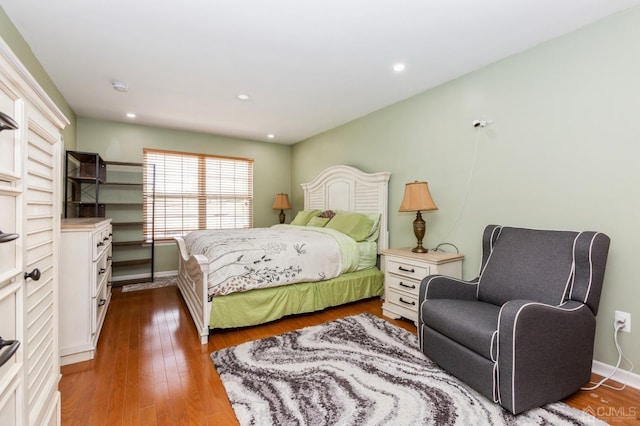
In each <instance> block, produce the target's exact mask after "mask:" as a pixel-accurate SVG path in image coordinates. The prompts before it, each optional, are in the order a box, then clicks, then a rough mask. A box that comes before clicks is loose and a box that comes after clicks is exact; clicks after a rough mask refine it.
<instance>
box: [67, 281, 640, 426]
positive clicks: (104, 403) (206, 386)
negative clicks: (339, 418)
mask: <svg viewBox="0 0 640 426" xmlns="http://www.w3.org/2000/svg"><path fill="white" fill-rule="evenodd" d="M361 312H370V313H372V314H374V315H377V316H382V308H381V302H380V300H379V299H370V300H366V301H362V302H356V303H353V304H350V305H346V306H340V307H336V308H331V309H327V310H325V311H322V312H318V313H313V314H307V315H299V316H294V317H289V318H285V319H283V320H280V321H275V322H273V323H270V324H265V325H261V326H255V327H248V328H243V329H234V330H221V331H220V330H216V332H215V333H214V334H213V335H211V336H210V338H209V343H208V345H201V344H200V342H199V339H198V336H197V334H196V331H195V327H194V325H193V323H192V321H191V317H190V316H189V313H188V311H187V308H186V306H185V304H184V303H183V301H182V299H181V297H180V294H179V292H178V290H177V288H175V287H167V288H160V289H154V290H145V291H138V292H130V293H122V292H121V291H120V289H115V290H114V292H113V299H112V302H111V306H110V307H109V312H108V313H107V317H106V321H105V324H104V328H103V330H102V335H101V337H100V342H99V345H98V352H97V355H96V358H95V359H93V360H91V361H86V362H82V363H78V364H73V365H68V366H64V367H62V380H61V382H60V391H61V393H62V424H63V425H82V426H85V425H121V424H122V425H218V426H219V425H235V424H237V421H236V418H235V415H234V413H233V410H232V408H231V404H230V403H229V401H228V399H227V396H226V393H225V391H224V388H223V386H222V382H221V381H220V379H219V377H218V374H217V373H216V370H215V368H214V366H213V363H212V362H211V360H210V358H209V354H210V353H211V352H213V351H216V350H218V349H221V348H225V347H229V346H233V345H237V344H239V343H242V342H246V341H250V340H255V339H260V338H263V337H267V336H271V335H275V334H280V333H284V332H287V331H290V330H295V329H298V328H301V327H307V326H310V325H315V324H320V323H323V322H327V321H331V320H334V319H337V318H341V317H345V316H348V315H355V314H359V313H361ZM390 321H391V322H393V323H394V324H396V325H399V326H401V327H404V328H405V329H407V330H410V331H412V332H414V333H415V327H414V325H413V323H410V322H407V321H402V320H401V321H394V320H390ZM594 379H596V378H595V377H594ZM565 402H567V403H568V404H569V405H571V406H573V407H576V408H578V409H586V408H590V409H591V410H592V411H593V412H595V413H596V414H597V415H598V416H599V417H600V418H601V419H603V420H605V421H607V422H609V423H611V424H613V425H626V424H629V425H631V424H636V425H637V424H640V421H639V420H638V418H639V417H638V416H640V408H639V406H640V390H637V389H633V388H627V389H625V390H624V391H621V392H617V391H613V390H610V389H606V388H601V389H598V390H595V391H581V392H578V393H577V394H575V395H573V396H572V397H570V398H568V399H567V400H566V401H565Z"/></svg>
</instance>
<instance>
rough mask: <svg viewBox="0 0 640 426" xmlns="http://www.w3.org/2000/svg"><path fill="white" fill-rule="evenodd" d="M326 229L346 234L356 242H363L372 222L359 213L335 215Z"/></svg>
mask: <svg viewBox="0 0 640 426" xmlns="http://www.w3.org/2000/svg"><path fill="white" fill-rule="evenodd" d="M326 227H327V228H331V229H335V230H336V231H340V232H342V233H343V234H347V235H348V236H350V237H351V238H353V239H354V240H356V241H363V240H364V239H365V238H367V236H368V235H369V233H370V232H371V228H372V227H373V220H371V219H370V218H368V217H367V216H365V215H364V214H360V213H336V215H335V216H334V217H333V219H331V220H330V221H329V223H327V226H326Z"/></svg>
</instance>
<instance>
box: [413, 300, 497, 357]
mask: <svg viewBox="0 0 640 426" xmlns="http://www.w3.org/2000/svg"><path fill="white" fill-rule="evenodd" d="M499 313H500V307H499V306H495V305H491V304H489V303H483V302H477V301H472V300H454V299H428V300H425V302H424V303H423V304H422V305H421V306H420V314H421V316H422V322H423V323H424V325H426V326H427V327H430V328H432V329H434V330H436V331H437V332H439V333H441V334H443V335H445V336H447V337H448V338H450V339H451V340H454V341H456V342H458V343H459V344H461V345H463V346H465V347H467V348H469V349H471V350H472V351H474V352H476V353H478V354H480V355H482V356H484V357H485V358H488V359H492V358H491V351H492V350H493V353H494V355H495V353H496V347H497V346H496V345H497V342H495V341H492V339H493V334H494V332H495V331H496V330H497V328H498V314H499ZM425 344H428V343H425ZM492 345H493V348H492Z"/></svg>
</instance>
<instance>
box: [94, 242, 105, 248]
mask: <svg viewBox="0 0 640 426" xmlns="http://www.w3.org/2000/svg"><path fill="white" fill-rule="evenodd" d="M103 245H104V243H103V242H102V241H100V242H99V243H98V244H96V247H101V246H103Z"/></svg>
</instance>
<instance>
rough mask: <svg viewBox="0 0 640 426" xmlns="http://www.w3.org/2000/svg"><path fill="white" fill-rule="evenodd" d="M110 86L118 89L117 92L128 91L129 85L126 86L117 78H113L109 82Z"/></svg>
mask: <svg viewBox="0 0 640 426" xmlns="http://www.w3.org/2000/svg"><path fill="white" fill-rule="evenodd" d="M111 87H113V89H114V90H116V91H118V92H128V91H129V86H127V83H124V82H122V81H118V80H113V81H112V82H111Z"/></svg>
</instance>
